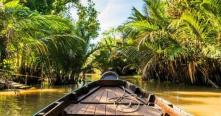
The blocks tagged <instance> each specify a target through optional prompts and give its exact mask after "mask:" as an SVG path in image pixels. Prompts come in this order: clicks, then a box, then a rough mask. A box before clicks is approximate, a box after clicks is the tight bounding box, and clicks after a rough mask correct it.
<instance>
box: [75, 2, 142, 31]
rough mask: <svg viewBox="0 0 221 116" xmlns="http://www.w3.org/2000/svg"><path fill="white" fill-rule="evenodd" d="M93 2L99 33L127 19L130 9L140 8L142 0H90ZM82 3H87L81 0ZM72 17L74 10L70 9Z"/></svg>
mask: <svg viewBox="0 0 221 116" xmlns="http://www.w3.org/2000/svg"><path fill="white" fill-rule="evenodd" d="M92 1H93V2H94V3H95V8H96V9H97V11H98V12H99V14H98V20H99V22H100V27H101V30H100V33H102V32H104V31H105V30H108V29H110V28H113V27H117V26H119V25H120V24H122V23H124V22H125V21H127V19H128V17H129V16H130V14H131V9H132V8H133V7H136V8H137V9H140V10H142V8H143V1H142V0H92ZM81 2H82V3H83V4H86V3H87V0H81ZM72 14H73V17H75V15H76V14H75V12H74V11H72Z"/></svg>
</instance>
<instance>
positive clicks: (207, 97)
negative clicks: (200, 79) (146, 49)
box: [124, 77, 221, 116]
mask: <svg viewBox="0 0 221 116" xmlns="http://www.w3.org/2000/svg"><path fill="white" fill-rule="evenodd" d="M124 79H125V80H128V81H130V82H132V83H134V84H136V85H138V86H139V87H141V88H143V89H144V90H146V91H150V92H153V93H155V94H156V95H158V96H160V97H162V98H164V99H166V100H168V101H170V102H172V103H174V104H175V105H177V106H179V107H180V108H182V109H184V110H186V111H187V112H190V113H192V114H193V115H198V116H211V115H212V116H220V115H221V110H220V109H221V90H220V89H214V88H207V87H196V86H187V85H183V84H170V83H159V82H144V81H142V80H141V79H140V78H133V79H131V78H130V77H128V78H124Z"/></svg>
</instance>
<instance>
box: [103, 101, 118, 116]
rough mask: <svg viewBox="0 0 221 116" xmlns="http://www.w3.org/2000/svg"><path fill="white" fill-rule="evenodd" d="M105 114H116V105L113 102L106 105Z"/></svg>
mask: <svg viewBox="0 0 221 116" xmlns="http://www.w3.org/2000/svg"><path fill="white" fill-rule="evenodd" d="M105 115H116V106H115V105H113V104H111V105H110V104H108V105H106V109H105Z"/></svg>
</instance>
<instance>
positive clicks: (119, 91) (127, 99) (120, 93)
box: [115, 88, 142, 104]
mask: <svg viewBox="0 0 221 116" xmlns="http://www.w3.org/2000/svg"><path fill="white" fill-rule="evenodd" d="M115 91H116V95H117V96H118V97H121V96H123V95H124V96H127V97H125V98H124V99H122V100H121V102H122V103H130V102H131V103H133V104H142V103H141V102H140V101H139V100H137V98H135V97H134V96H132V95H130V94H129V93H128V92H126V91H124V90H123V89H121V88H116V90H115Z"/></svg>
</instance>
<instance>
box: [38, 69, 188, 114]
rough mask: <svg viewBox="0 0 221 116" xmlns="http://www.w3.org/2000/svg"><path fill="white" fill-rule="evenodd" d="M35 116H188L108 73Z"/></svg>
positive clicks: (114, 74)
mask: <svg viewBox="0 0 221 116" xmlns="http://www.w3.org/2000/svg"><path fill="white" fill-rule="evenodd" d="M34 115H35V116H66V115H68V116H82V115H84V116H91V115H93V116H94V115H107V116H113V115H118V116H119V115H120V116H128V115H132V116H133V115H136V116H137V115H142V116H190V115H191V114H189V113H187V112H185V111H183V110H181V109H179V108H178V107H176V106H174V105H173V104H171V103H169V102H167V101H166V100H164V99H162V98H160V97H157V96H155V95H153V94H151V93H147V92H145V91H144V90H142V89H141V88H139V87H137V86H135V85H134V84H131V83H129V82H127V81H124V80H120V79H119V76H118V75H117V74H116V73H115V72H112V71H108V72H105V73H104V74H103V75H102V76H101V79H100V80H98V81H94V82H91V83H89V84H87V85H86V86H83V87H81V88H79V89H77V90H75V91H73V92H71V93H69V94H67V95H65V96H64V97H62V98H60V99H58V100H57V101H55V102H53V103H51V104H50V105H48V106H47V107H45V108H43V109H42V110H40V111H39V112H37V113H36V114H34Z"/></svg>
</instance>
